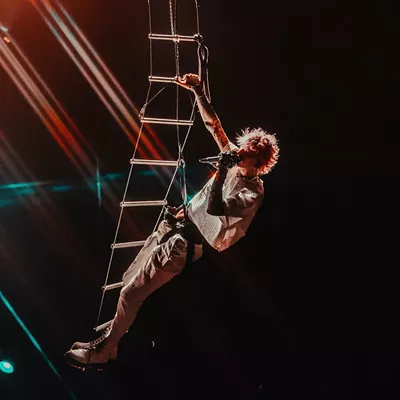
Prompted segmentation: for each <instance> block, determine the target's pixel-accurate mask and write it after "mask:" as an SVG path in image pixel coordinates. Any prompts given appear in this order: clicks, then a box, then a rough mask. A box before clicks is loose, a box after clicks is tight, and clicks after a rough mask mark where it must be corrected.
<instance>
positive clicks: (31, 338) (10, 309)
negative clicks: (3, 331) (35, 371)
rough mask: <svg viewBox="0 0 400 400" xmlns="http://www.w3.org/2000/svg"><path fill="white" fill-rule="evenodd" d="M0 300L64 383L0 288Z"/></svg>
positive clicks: (74, 397) (72, 395)
mask: <svg viewBox="0 0 400 400" xmlns="http://www.w3.org/2000/svg"><path fill="white" fill-rule="evenodd" d="M0 300H1V301H2V302H3V303H4V305H5V306H6V308H7V309H8V311H10V313H11V315H12V316H13V317H14V319H15V320H16V321H17V322H18V324H19V326H20V327H21V328H22V330H23V331H24V332H25V333H26V335H27V336H28V338H29V340H30V341H31V342H32V344H33V345H34V346H35V347H36V349H37V350H38V352H39V353H40V354H41V355H42V357H43V358H44V360H45V361H46V364H47V365H48V366H49V367H50V369H51V370H52V371H53V372H54V374H55V375H56V376H57V378H58V379H60V381H61V382H63V383H64V381H63V379H62V377H61V375H60V374H59V372H58V371H57V369H56V367H55V366H54V364H53V363H52V362H51V361H50V360H49V358H48V357H47V356H46V354H45V352H44V351H43V349H42V348H41V346H40V344H39V343H38V341H37V340H36V339H35V338H34V337H33V335H32V334H31V332H30V331H29V329H28V328H27V326H26V325H25V324H24V323H23V321H22V320H21V318H20V317H19V316H18V314H17V313H16V311H15V310H14V307H13V306H12V305H11V304H10V302H9V301H8V300H7V299H6V297H5V296H4V295H3V293H2V291H1V290H0ZM69 394H70V395H71V398H72V399H74V400H78V399H77V397H76V396H75V394H74V393H72V392H71V391H70V390H69Z"/></svg>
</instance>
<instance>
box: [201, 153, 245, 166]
mask: <svg viewBox="0 0 400 400" xmlns="http://www.w3.org/2000/svg"><path fill="white" fill-rule="evenodd" d="M240 161H241V157H240V155H239V154H238V153H237V151H234V150H233V151H232V150H231V151H225V152H222V153H219V154H218V155H217V156H214V157H205V158H200V160H199V162H201V163H208V164H211V165H213V166H215V164H217V163H223V164H224V165H225V166H226V167H228V168H232V167H233V166H234V165H236V164H238V163H240Z"/></svg>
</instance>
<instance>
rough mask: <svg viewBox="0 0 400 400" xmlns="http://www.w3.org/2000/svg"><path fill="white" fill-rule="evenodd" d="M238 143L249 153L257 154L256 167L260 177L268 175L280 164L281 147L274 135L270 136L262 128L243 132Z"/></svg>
mask: <svg viewBox="0 0 400 400" xmlns="http://www.w3.org/2000/svg"><path fill="white" fill-rule="evenodd" d="M236 142H237V144H238V146H239V147H240V148H242V149H243V150H244V151H245V152H247V153H253V154H254V153H256V154H257V158H258V159H257V162H256V164H255V167H256V168H257V170H258V174H259V175H265V174H268V173H269V172H270V171H271V169H272V168H273V166H274V165H275V164H276V163H277V162H278V157H279V147H278V141H277V139H276V137H275V135H274V134H270V133H268V132H266V131H264V130H263V129H261V128H255V129H249V128H246V129H245V130H242V133H241V134H238V136H237V138H236Z"/></svg>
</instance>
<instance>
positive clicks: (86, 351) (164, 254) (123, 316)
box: [66, 234, 188, 368]
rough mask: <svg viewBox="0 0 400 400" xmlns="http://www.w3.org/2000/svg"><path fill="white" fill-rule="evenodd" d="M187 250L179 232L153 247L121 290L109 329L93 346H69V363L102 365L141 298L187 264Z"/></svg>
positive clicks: (138, 305) (124, 329)
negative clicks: (142, 263)
mask: <svg viewBox="0 0 400 400" xmlns="http://www.w3.org/2000/svg"><path fill="white" fill-rule="evenodd" d="M153 244H154V243H153ZM187 249H188V242H187V240H186V239H184V238H183V237H182V236H181V235H179V234H175V235H173V236H172V237H171V238H169V239H168V240H167V241H166V242H165V243H162V244H160V245H156V246H154V247H153V248H152V250H151V251H150V254H149V257H148V258H147V260H146V262H145V263H144V265H142V267H141V268H140V269H139V271H138V273H137V274H136V275H135V276H133V277H132V278H131V279H130V280H129V281H128V282H126V284H125V286H124V287H123V289H122V290H121V294H120V297H119V300H118V306H117V311H116V314H115V317H114V320H113V322H112V325H111V329H109V330H108V331H107V333H106V334H105V337H104V338H102V339H100V340H97V343H95V344H94V345H93V346H88V347H85V348H79V349H74V348H72V349H71V350H70V351H69V352H68V353H67V354H66V357H67V360H68V362H69V363H70V364H72V365H74V366H76V367H79V368H85V367H87V366H88V365H90V366H94V367H101V366H102V365H104V364H105V363H106V362H107V361H108V360H109V358H110V357H111V354H112V353H113V351H114V349H115V348H116V346H117V344H118V342H119V340H120V338H121V337H122V336H123V335H124V334H125V333H126V332H127V330H128V328H129V327H130V326H131V325H132V323H133V322H134V320H135V319H136V315H137V313H138V311H139V308H140V307H141V305H142V304H143V302H144V300H145V299H146V298H147V297H148V296H149V295H150V294H151V293H153V292H154V291H155V290H157V289H158V288H159V287H160V286H162V285H163V284H165V283H166V282H168V281H169V280H171V279H172V278H173V277H174V276H176V275H177V274H179V273H180V272H181V271H182V268H183V267H184V265H185V263H186V255H187ZM142 255H143V254H142ZM127 272H128V271H127ZM94 342H96V341H94Z"/></svg>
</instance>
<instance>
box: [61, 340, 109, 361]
mask: <svg viewBox="0 0 400 400" xmlns="http://www.w3.org/2000/svg"><path fill="white" fill-rule="evenodd" d="M79 349H87V347H81V346H75V343H74V344H73V345H72V347H71V348H70V349H69V350H70V351H71V350H79ZM65 354H68V352H67V353H65ZM116 359H117V356H113V355H110V360H116Z"/></svg>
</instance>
